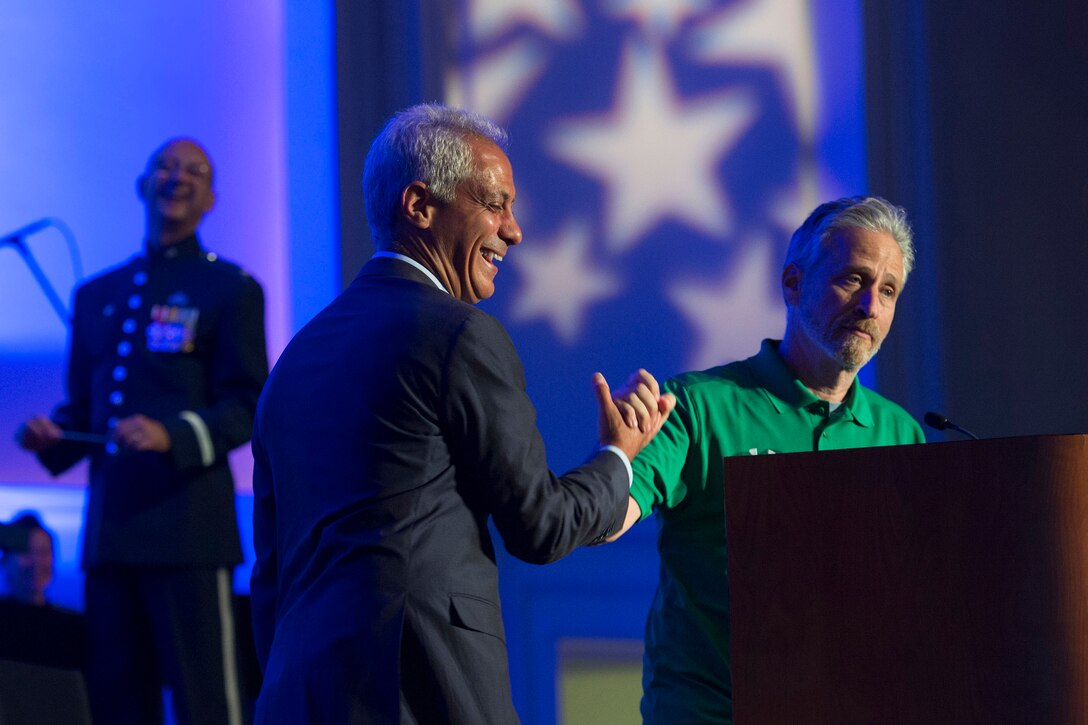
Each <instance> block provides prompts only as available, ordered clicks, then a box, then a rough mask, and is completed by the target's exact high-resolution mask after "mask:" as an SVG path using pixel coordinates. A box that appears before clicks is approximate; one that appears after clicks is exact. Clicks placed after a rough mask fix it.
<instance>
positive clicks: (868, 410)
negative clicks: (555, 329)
mask: <svg viewBox="0 0 1088 725" xmlns="http://www.w3.org/2000/svg"><path fill="white" fill-rule="evenodd" d="M913 264H914V246H913V242H912V239H911V231H910V227H909V225H908V223H907V219H906V213H905V212H904V210H903V209H902V208H900V207H897V206H894V205H892V204H889V203H888V202H887V201H884V200H883V199H879V198H875V197H869V198H862V197H853V198H847V199H839V200H837V201H833V202H828V203H826V204H823V205H822V206H820V207H819V208H817V209H816V210H815V211H814V212H813V213H812V214H811V215H810V216H809V218H808V219H807V220H806V221H805V223H804V224H802V225H801V228H800V229H798V230H797V231H796V232H795V233H794V235H793V238H792V239H791V241H790V246H789V250H788V252H787V254H786V261H785V264H784V265H783V269H782V293H783V296H784V297H785V301H786V308H787V315H786V333H785V336H784V337H783V339H782V341H781V342H779V341H776V340H764V341H763V345H762V347H761V349H760V351H759V353H758V354H757V355H755V356H753V357H750V358H748V359H747V360H742V361H740V362H735V363H732V364H729V365H723V366H721V367H716V368H711V369H710V370H705V371H702V372H691V373H685V374H683V375H679V376H677V377H675V378H673V379H671V380H669V381H668V382H667V383H666V385H665V390H666V391H668V392H671V393H674V394H675V395H676V400H677V403H676V408H675V410H674V411H673V413H672V415H671V416H670V418H669V419H668V421H666V423H665V425H664V427H663V428H662V429H661V432H660V433H659V434H658V435H657V437H656V438H655V439H654V440H653V442H651V443H650V445H648V446H647V447H646V448H644V449H643V450H642V452H641V453H639V455H638V457H637V458H636V459H635V461H634V464H633V465H634V485H633V486H632V488H631V499H630V501H629V508H628V514H627V520H626V522H625V526H624V528H623V530H622V531H621V532H620V534H622V533H623V531H626V530H627V528H629V527H630V526H631V525H633V524H634V523H635V522H637V521H640V520H641V519H644V518H646V517H647V516H649V515H650V513H651V512H653V511H655V510H656V511H657V512H658V522H659V526H660V532H659V538H658V547H659V551H660V554H661V579H660V582H659V584H658V589H657V594H656V596H655V597H654V601H653V605H652V607H651V609H650V614H649V617H648V620H647V623H646V654H645V659H644V669H643V679H642V684H643V698H642V716H643V719H644V722H646V723H668V724H677V725H697V724H699V723H716V724H718V723H731V722H732V710H733V707H732V686H731V684H730V663H729V587H728V583H727V579H726V570H727V566H726V545H725V525H724V511H723V502H722V490H723V480H722V478H723V472H722V458H723V457H725V456H747V455H763V454H767V453H791V452H798V451H814V450H833V449H840V448H861V447H868V446H885V445H897V444H904V443H922V442H924V441H925V438H924V436H923V435H922V430H921V427H920V426H919V425H918V423H917V422H916V421H915V420H914V419H913V418H911V417H910V416H909V415H908V414H907V413H906V411H904V410H903V409H902V408H901V407H899V406H898V405H896V404H895V403H892V402H891V401H889V400H887V399H885V398H883V397H881V396H880V395H877V394H876V393H874V392H873V391H871V390H868V389H866V388H864V387H863V386H862V385H861V384H860V383H858V381H857V373H858V370H859V369H861V367H862V366H863V365H864V364H865V363H867V362H868V361H869V359H870V358H871V357H872V356H873V355H874V354H875V353H876V351H877V350H878V349H879V348H880V343H881V342H882V341H883V340H884V337H885V336H886V335H887V334H888V330H889V328H890V327H891V324H892V318H893V317H894V315H895V303H896V300H897V299H898V297H899V294H900V292H901V291H902V289H903V285H904V284H905V283H906V281H907V276H908V275H909V274H910V270H911V267H912V266H913ZM618 398H619V399H620V400H622V401H624V402H626V404H627V405H630V406H631V407H633V408H638V407H639V406H649V405H652V404H654V401H656V391H651V390H649V389H647V388H646V387H645V386H643V387H642V388H638V387H637V384H636V387H628V388H626V389H624V390H623V391H621V392H620V393H619V394H618ZM620 534H617V535H616V537H613V538H617V537H618V536H619V535H620Z"/></svg>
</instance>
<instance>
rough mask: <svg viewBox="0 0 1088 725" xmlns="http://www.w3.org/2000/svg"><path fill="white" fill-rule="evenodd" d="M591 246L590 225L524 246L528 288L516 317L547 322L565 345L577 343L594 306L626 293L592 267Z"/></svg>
mask: <svg viewBox="0 0 1088 725" xmlns="http://www.w3.org/2000/svg"><path fill="white" fill-rule="evenodd" d="M590 244H591V237H590V232H589V228H588V225H587V224H585V223H584V222H574V221H568V222H567V223H566V224H565V225H564V226H563V227H562V229H560V231H559V233H558V234H556V236H555V237H553V238H552V239H550V240H547V241H542V242H540V241H538V242H532V243H531V244H529V245H526V246H524V247H518V248H517V249H516V250H515V252H514V253H515V254H516V255H517V265H518V274H519V275H520V276H521V278H522V283H521V285H520V287H519V289H518V296H517V299H516V300H514V304H513V309H512V311H511V318H512V319H513V320H516V321H518V322H528V321H530V320H536V319H544V320H546V321H547V322H548V324H549V325H551V328H552V330H553V332H555V336H556V337H557V338H558V339H559V340H560V341H561V342H563V343H564V344H566V345H573V344H574V343H575V342H577V340H578V336H579V335H580V334H581V331H582V324H583V322H584V321H585V318H586V312H587V310H588V307H589V305H591V304H592V303H593V302H596V301H599V300H604V299H608V298H610V297H614V296H616V294H617V293H619V291H620V283H619V281H618V280H617V278H616V276H615V275H614V274H611V273H609V272H607V271H604V270H601V269H598V268H597V267H595V266H593V264H592V263H591V258H592V251H591V249H590Z"/></svg>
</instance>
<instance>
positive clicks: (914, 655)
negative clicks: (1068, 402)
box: [725, 435, 1088, 725]
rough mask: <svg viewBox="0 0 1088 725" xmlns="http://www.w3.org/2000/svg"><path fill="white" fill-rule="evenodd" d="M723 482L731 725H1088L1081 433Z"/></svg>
mask: <svg viewBox="0 0 1088 725" xmlns="http://www.w3.org/2000/svg"><path fill="white" fill-rule="evenodd" d="M725 480H726V484H725V497H726V499H725V501H726V531H727V532H728V534H727V539H728V549H729V590H730V607H731V609H730V622H731V628H732V667H733V695H734V716H735V721H736V723H737V725H781V724H792V723H803V724H805V725H815V724H820V723H827V724H828V725H831V724H834V725H847V724H851V723H859V724H860V723H865V724H870V723H871V724H874V725H877V724H879V725H890V724H893V723H911V724H913V723H919V724H921V723H925V724H927V725H931V724H933V723H955V724H956V725H959V724H961V723H980V724H986V725H989V724H991V723H1002V724H1006V723H1008V724H1011V723H1025V724H1026V723H1032V724H1035V723H1039V724H1046V725H1066V724H1072V723H1077V724H1082V725H1083V724H1088V436H1084V435H1071V436H1040V437H1026V438H1008V439H995V440H983V441H963V442H954V443H932V444H927V445H912V446H897V447H888V448H867V449H858V450H848V451H826V452H819V453H797V454H781V455H765V456H745V457H737V458H727V459H725Z"/></svg>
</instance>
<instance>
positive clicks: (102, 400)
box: [19, 138, 268, 724]
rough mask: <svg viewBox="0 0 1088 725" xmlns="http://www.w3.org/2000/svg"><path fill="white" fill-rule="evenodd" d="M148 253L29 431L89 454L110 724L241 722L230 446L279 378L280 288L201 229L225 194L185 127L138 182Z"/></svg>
mask: <svg viewBox="0 0 1088 725" xmlns="http://www.w3.org/2000/svg"><path fill="white" fill-rule="evenodd" d="M137 192H138V194H139V195H140V199H141V200H142V201H143V204H144V208H145V210H146V223H147V228H146V240H145V250H144V252H143V254H139V255H136V256H135V257H133V258H132V259H131V260H130V261H129V262H127V263H125V264H123V265H121V266H119V267H116V268H115V269H112V270H109V271H107V272H105V273H103V274H101V275H99V276H98V277H95V278H94V279H92V280H89V281H88V282H86V283H85V284H83V285H81V286H80V287H79V289H78V290H76V294H75V304H74V312H73V318H72V340H71V345H70V350H69V360H68V399H67V400H66V401H65V402H64V403H63V404H61V405H60V406H58V407H57V409H56V410H55V411H53V414H52V416H51V417H50V418H46V417H44V416H37V417H35V418H33V419H31V420H29V421H27V423H26V424H25V425H24V426H23V428H22V429H21V431H20V434H19V438H20V441H21V443H22V445H23V447H24V448H26V449H28V450H31V451H34V452H36V453H37V454H38V457H39V459H40V460H41V462H42V463H43V464H44V465H45V466H46V468H48V469H49V470H50V471H51V472H52V473H54V474H55V473H60V472H61V471H64V470H66V469H67V468H69V467H71V466H72V465H74V464H75V463H76V462H77V461H79V460H80V459H81V458H83V457H84V456H90V459H91V478H90V484H89V486H88V495H87V516H86V523H85V525H84V535H83V567H84V569H85V571H86V574H87V576H86V609H87V623H88V630H89V636H90V667H89V670H88V677H89V685H90V687H89V690H90V695H91V706H92V709H93V711H94V719H95V721H96V722H102V723H111V724H113V723H129V722H131V723H141V724H143V723H153V722H161V721H162V714H163V713H162V710H163V708H162V688H163V685H164V684H165V685H167V686H168V687H169V688H170V689H171V691H172V695H173V704H174V710H175V716H176V719H177V721H178V722H181V723H201V724H204V723H220V722H221V723H235V722H239V720H240V717H241V707H240V702H239V693H238V685H237V676H236V669H235V662H234V644H233V635H234V623H233V619H232V611H231V569H232V567H233V566H234V565H235V564H237V563H239V562H240V561H241V560H242V549H241V545H240V543H239V536H238V525H237V520H236V516H235V507H234V482H233V479H232V477H231V472H230V468H229V466H228V465H227V453H228V452H229V451H230V450H231V449H233V448H236V447H238V446H240V445H242V444H243V443H245V442H246V441H247V440H249V436H250V431H251V429H252V421H253V412H254V410H255V409H256V405H257V396H258V395H259V394H260V391H261V386H262V384H263V383H264V380H265V377H267V374H268V357H267V353H266V351H265V336H264V295H263V293H262V291H261V287H260V285H259V284H258V283H257V282H256V281H255V280H254V279H253V278H252V277H250V276H249V275H248V274H246V273H245V272H244V271H242V270H241V269H240V268H238V267H237V266H235V265H233V264H231V263H230V262H226V261H224V260H222V259H219V258H218V257H216V255H214V254H210V253H208V252H205V251H204V250H203V249H202V248H201V246H200V241H199V239H198V238H197V235H196V232H197V228H198V227H199V225H200V222H201V221H202V220H203V218H204V215H205V214H207V213H208V211H210V210H211V208H212V206H213V204H214V202H215V192H214V189H213V169H212V165H211V161H210V160H209V158H208V155H207V153H206V152H205V151H204V149H203V148H202V147H201V146H200V145H199V144H197V143H196V142H194V141H192V140H189V139H181V138H179V139H173V140H171V141H168V142H167V143H165V144H164V145H163V146H162V147H160V148H159V149H158V150H157V151H155V153H154V154H153V155H152V156H151V158H150V160H149V161H148V164H147V169H146V170H145V172H144V173H143V174H142V175H141V176H140V177H139V179H138V180H137Z"/></svg>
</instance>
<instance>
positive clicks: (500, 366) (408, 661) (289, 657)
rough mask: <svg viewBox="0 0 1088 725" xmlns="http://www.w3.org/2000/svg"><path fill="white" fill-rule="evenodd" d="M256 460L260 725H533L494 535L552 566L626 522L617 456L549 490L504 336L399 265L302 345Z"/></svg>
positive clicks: (289, 357)
mask: <svg viewBox="0 0 1088 725" xmlns="http://www.w3.org/2000/svg"><path fill="white" fill-rule="evenodd" d="M253 453H254V457H255V468H254V482H253V488H254V496H255V509H254V519H255V521H254V537H255V545H256V550H257V562H256V566H255V568H254V572H253V581H252V597H253V620H254V630H255V637H256V643H257V649H258V657H259V659H260V661H261V664H262V667H263V669H264V687H263V689H262V691H261V695H260V699H259V701H258V706H257V720H258V722H262V723H300V722H306V723H348V722H351V723H382V724H383V725H384V724H388V723H398V722H399V723H427V724H428V725H429V724H431V723H466V724H471V725H480V724H482V723H513V722H517V715H516V713H515V712H514V709H513V705H512V701H511V695H510V684H509V676H508V673H507V658H506V645H505V641H504V633H503V624H502V618H501V612H500V609H499V596H498V578H497V576H498V572H497V568H496V565H495V552H494V548H493V544H492V541H491V537H490V535H489V532H488V527H487V521H488V518H489V517H490V518H491V519H492V520H493V521H494V523H495V526H496V528H497V530H498V531H499V533H500V534H501V536H502V538H503V541H504V542H505V544H506V547H507V549H508V550H509V551H510V552H511V553H512V554H513V555H515V556H517V557H519V558H521V559H524V560H526V561H530V562H537V563H545V562H550V561H554V560H555V559H558V558H560V557H562V556H564V555H565V554H567V553H569V552H570V551H571V550H573V549H574V548H575V547H577V546H579V545H582V544H587V543H592V542H594V541H596V540H600V539H601V538H603V537H604V536H605V535H607V534H608V533H610V532H611V531H613V530H615V529H616V528H618V526H619V525H620V523H621V522H622V519H623V515H624V513H625V511H626V506H627V497H628V478H627V473H626V469H625V467H624V464H623V462H622V460H621V459H620V457H619V456H617V455H616V454H614V453H611V452H607V451H606V452H601V453H599V454H597V455H596V456H595V457H594V458H593V459H591V460H590V461H589V462H588V463H586V464H585V465H583V466H581V467H579V468H576V469H574V470H572V471H570V472H569V473H567V474H566V475H565V476H562V477H557V476H555V475H554V474H552V473H551V472H550V471H549V470H548V466H547V462H546V460H545V452H544V444H543V441H542V440H541V436H540V433H539V432H538V430H537V428H536V414H535V411H534V409H533V406H532V404H531V402H530V401H529V399H528V397H527V396H526V393H525V380H524V372H523V370H522V366H521V362H520V360H519V358H518V356H517V353H516V351H515V350H514V347H513V344H512V343H511V341H510V338H509V336H508V335H507V334H506V332H505V330H504V329H503V328H502V326H501V325H500V324H499V323H498V321H496V320H495V319H494V318H493V317H491V316H489V315H487V314H486V313H484V312H482V311H480V310H478V309H476V308H475V307H473V306H471V305H468V304H465V303H463V302H461V301H459V300H456V299H454V298H453V297H451V296H450V295H448V294H446V293H445V292H444V291H442V290H440V289H438V288H437V287H436V286H435V285H434V283H433V282H431V281H430V280H428V279H427V278H426V276H425V275H423V274H422V273H421V272H419V271H418V270H417V269H415V268H414V267H412V266H411V265H409V264H406V263H405V262H403V261H400V260H396V259H385V258H377V259H373V260H371V261H370V262H368V263H367V265H366V266H365V267H364V268H363V270H362V272H361V273H360V275H359V276H358V277H357V278H356V279H355V281H354V282H353V283H352V284H351V286H350V287H349V288H348V289H347V290H346V291H345V292H344V293H343V294H342V295H340V297H338V298H337V299H336V300H335V301H333V303H332V304H330V305H329V306H328V307H327V308H326V309H325V310H323V311H322V312H321V313H320V314H318V315H317V317H316V318H314V320H312V321H311V322H310V323H309V324H308V325H306V326H305V327H304V328H303V329H302V330H301V331H300V332H299V334H298V335H297V336H296V337H295V338H294V340H292V342H291V343H290V345H289V346H288V347H287V349H286V350H285V351H284V353H283V356H282V357H281V358H280V360H279V362H278V364H277V365H276V367H275V369H274V370H273V372H272V375H271V377H270V378H269V382H268V384H267V386H266V387H265V390H264V393H263V394H262V396H261V401H260V404H259V406H258V412H257V421H256V425H255V430H254V440H253Z"/></svg>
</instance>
